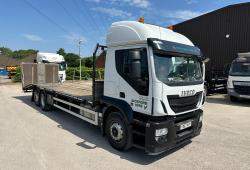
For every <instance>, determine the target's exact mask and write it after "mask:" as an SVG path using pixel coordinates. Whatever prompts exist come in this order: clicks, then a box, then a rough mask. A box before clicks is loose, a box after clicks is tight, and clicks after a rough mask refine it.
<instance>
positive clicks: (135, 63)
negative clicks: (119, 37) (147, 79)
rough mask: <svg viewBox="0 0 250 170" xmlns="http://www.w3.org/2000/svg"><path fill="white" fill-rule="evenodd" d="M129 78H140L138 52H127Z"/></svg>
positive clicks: (139, 55)
mask: <svg viewBox="0 0 250 170" xmlns="http://www.w3.org/2000/svg"><path fill="white" fill-rule="evenodd" d="M129 63H130V64H129V70H130V76H131V77H132V78H134V79H140V78H141V53H140V50H131V51H129Z"/></svg>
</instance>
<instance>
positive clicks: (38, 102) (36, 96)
mask: <svg viewBox="0 0 250 170" xmlns="http://www.w3.org/2000/svg"><path fill="white" fill-rule="evenodd" d="M39 100H40V96H39V92H38V90H34V102H35V104H36V105H37V106H40V101H39Z"/></svg>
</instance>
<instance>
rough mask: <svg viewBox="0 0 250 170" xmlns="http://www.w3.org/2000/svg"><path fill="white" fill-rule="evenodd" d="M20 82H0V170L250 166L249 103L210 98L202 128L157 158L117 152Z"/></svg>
mask: <svg viewBox="0 0 250 170" xmlns="http://www.w3.org/2000/svg"><path fill="white" fill-rule="evenodd" d="M30 95H31V93H23V92H22V91H21V85H20V84H11V83H7V84H5V83H3V84H1V83H0V170H9V169H10V170H13V169H22V170H23V169H25V170H34V169H36V170H40V169H41V170H44V169H51V170H52V169H53V170H54V169H70V170H77V169H102V170H105V169H107V170H110V169H119V170H121V169H129V170H131V169H143V170H146V169H150V170H154V169H178V170H180V169H190V170H193V169H197V170H198V169H199V170H200V169H227V170H228V169H237V170H238V169H244V170H245V169H250V101H240V102H237V103H231V102H230V101H229V99H228V97H227V96H226V95H221V94H218V95H213V96H209V97H208V99H207V102H206V103H205V106H204V108H203V109H204V118H203V121H204V122H203V130H202V132H201V135H200V136H198V137H196V138H194V139H192V142H191V143H189V144H188V145H185V146H184V147H182V148H179V149H177V150H174V151H171V152H168V153H164V154H161V155H158V156H149V155H145V154H144V152H143V151H142V150H139V149H135V148H133V149H131V150H129V151H128V152H119V151H116V150H115V149H113V148H112V147H111V146H110V145H109V143H108V142H107V140H106V139H105V137H103V136H102V135H101V132H100V130H99V129H98V128H97V127H94V126H92V125H90V124H88V123H86V122H84V121H82V120H80V119H78V118H75V117H74V116H71V115H69V114H67V113H65V112H63V111H59V110H55V111H51V112H43V111H42V110H41V109H40V108H39V107H37V106H35V105H34V103H32V102H31V100H30Z"/></svg>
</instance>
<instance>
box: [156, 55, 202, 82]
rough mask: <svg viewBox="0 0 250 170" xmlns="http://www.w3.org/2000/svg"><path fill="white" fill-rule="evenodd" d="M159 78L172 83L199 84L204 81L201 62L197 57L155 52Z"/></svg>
mask: <svg viewBox="0 0 250 170" xmlns="http://www.w3.org/2000/svg"><path fill="white" fill-rule="evenodd" d="M154 65H155V73H156V77H157V78H158V80H160V81H162V82H163V83H166V84H168V85H171V84H182V85H185V84H187V85H188V84H199V83H202V82H203V79H202V70H201V63H200V62H199V61H198V59H197V57H195V56H193V57H190V56H187V57H183V56H181V57H180V56H174V55H162V54H154Z"/></svg>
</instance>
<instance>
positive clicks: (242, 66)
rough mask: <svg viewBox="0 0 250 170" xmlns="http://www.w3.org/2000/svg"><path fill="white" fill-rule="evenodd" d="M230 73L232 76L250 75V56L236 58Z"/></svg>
mask: <svg viewBox="0 0 250 170" xmlns="http://www.w3.org/2000/svg"><path fill="white" fill-rule="evenodd" d="M229 74H230V75H232V76H250V57H249V58H238V59H236V60H235V61H234V62H233V63H232V66H231V69H230V72H229Z"/></svg>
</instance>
